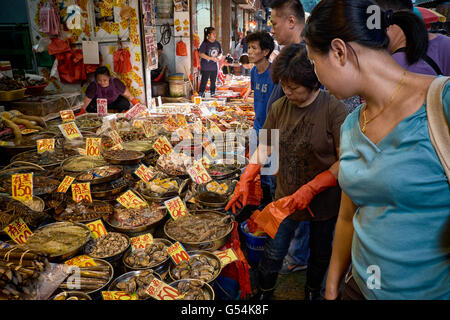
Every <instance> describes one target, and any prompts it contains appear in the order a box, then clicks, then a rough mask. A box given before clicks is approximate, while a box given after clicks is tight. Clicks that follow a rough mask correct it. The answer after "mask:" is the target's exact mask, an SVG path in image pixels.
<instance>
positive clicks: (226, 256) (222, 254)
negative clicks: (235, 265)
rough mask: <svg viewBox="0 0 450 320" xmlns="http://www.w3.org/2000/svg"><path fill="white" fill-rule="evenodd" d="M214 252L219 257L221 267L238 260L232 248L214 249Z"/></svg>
mask: <svg viewBox="0 0 450 320" xmlns="http://www.w3.org/2000/svg"><path fill="white" fill-rule="evenodd" d="M214 254H215V255H216V256H217V257H218V258H219V259H220V263H221V264H222V267H224V266H226V265H227V264H229V263H232V262H233V261H236V260H238V257H237V255H236V253H235V252H234V250H233V249H232V248H229V249H226V250H223V251H214Z"/></svg>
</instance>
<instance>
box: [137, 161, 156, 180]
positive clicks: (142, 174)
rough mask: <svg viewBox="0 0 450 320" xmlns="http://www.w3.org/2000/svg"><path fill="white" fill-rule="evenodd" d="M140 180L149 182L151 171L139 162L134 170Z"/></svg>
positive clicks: (151, 175)
mask: <svg viewBox="0 0 450 320" xmlns="http://www.w3.org/2000/svg"><path fill="white" fill-rule="evenodd" d="M134 174H135V175H137V176H138V177H139V178H140V179H141V180H142V181H144V182H146V183H149V182H150V180H152V179H153V172H152V170H151V169H150V168H147V167H146V166H145V165H143V164H141V165H140V166H139V168H137V169H136V171H135V172H134Z"/></svg>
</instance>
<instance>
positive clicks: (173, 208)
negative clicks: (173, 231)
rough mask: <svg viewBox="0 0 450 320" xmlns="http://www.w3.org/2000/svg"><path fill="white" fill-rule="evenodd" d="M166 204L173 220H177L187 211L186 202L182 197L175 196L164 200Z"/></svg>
mask: <svg viewBox="0 0 450 320" xmlns="http://www.w3.org/2000/svg"><path fill="white" fill-rule="evenodd" d="M164 205H165V206H166V208H167V210H169V213H170V215H171V216H172V218H173V220H177V219H178V218H179V217H182V216H184V215H186V213H187V209H186V206H185V205H184V202H183V201H182V200H181V198H180V197H175V198H173V199H170V200H167V201H164Z"/></svg>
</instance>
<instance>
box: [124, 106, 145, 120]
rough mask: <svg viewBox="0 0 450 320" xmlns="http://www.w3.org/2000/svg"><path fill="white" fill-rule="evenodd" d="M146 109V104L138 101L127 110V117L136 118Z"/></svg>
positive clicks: (129, 118) (128, 118)
mask: <svg viewBox="0 0 450 320" xmlns="http://www.w3.org/2000/svg"><path fill="white" fill-rule="evenodd" d="M145 109H147V107H146V106H144V105H143V104H140V103H137V104H136V105H135V106H134V107H133V108H131V109H130V110H128V111H127V113H125V118H126V119H127V120H131V119H134V118H136V117H137V116H139V115H140V114H141V113H142V112H144V111H145Z"/></svg>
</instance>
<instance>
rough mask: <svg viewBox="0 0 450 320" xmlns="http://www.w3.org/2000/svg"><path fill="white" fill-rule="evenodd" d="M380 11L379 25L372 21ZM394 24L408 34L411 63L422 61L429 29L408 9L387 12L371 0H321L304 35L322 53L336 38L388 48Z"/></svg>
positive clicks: (327, 49) (325, 51)
mask: <svg viewBox="0 0 450 320" xmlns="http://www.w3.org/2000/svg"><path fill="white" fill-rule="evenodd" d="M377 13H379V14H380V17H379V18H380V19H379V21H380V22H381V23H380V24H379V25H377V24H376V23H373V22H374V21H377V19H376V18H377V17H376V16H375V15H376V14H377ZM392 24H396V25H398V26H399V27H400V28H401V29H402V31H403V33H404V34H405V37H406V52H405V53H406V58H407V60H408V63H409V64H413V63H415V62H417V61H419V60H420V59H421V58H422V57H423V56H424V55H425V54H426V52H427V49H428V32H427V28H426V26H425V24H424V22H423V21H422V19H420V18H419V17H418V16H417V15H415V14H414V13H412V12H408V11H397V12H392V10H387V11H384V10H382V9H381V8H380V7H379V6H377V5H376V4H375V3H374V2H372V1H370V0H322V1H321V2H320V3H319V4H318V5H317V6H316V7H315V8H314V9H313V10H312V12H311V15H310V17H309V18H308V22H307V24H306V25H305V28H304V29H303V33H302V36H303V38H304V39H305V41H306V43H307V44H308V45H309V46H311V47H312V48H313V49H315V50H317V51H319V52H321V53H328V51H329V50H330V45H331V41H332V40H333V39H336V38H339V39H341V40H343V41H345V42H351V41H354V42H356V43H358V44H360V45H363V46H366V47H369V48H372V49H387V48H388V46H389V37H388V35H387V33H386V29H387V28H388V27H389V26H390V25H392Z"/></svg>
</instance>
